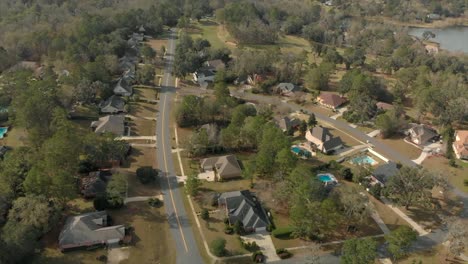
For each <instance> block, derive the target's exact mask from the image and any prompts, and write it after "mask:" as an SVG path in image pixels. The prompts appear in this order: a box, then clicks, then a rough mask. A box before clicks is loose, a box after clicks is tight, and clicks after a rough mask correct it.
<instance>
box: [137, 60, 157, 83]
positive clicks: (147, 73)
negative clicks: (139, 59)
mask: <svg viewBox="0 0 468 264" xmlns="http://www.w3.org/2000/svg"><path fill="white" fill-rule="evenodd" d="M154 75H155V69H154V66H152V65H148V64H147V65H145V66H143V67H142V68H141V69H139V70H138V71H137V76H136V80H137V82H138V83H141V84H153V83H154Z"/></svg>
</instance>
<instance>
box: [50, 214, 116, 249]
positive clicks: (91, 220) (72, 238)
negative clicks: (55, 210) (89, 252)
mask: <svg viewBox="0 0 468 264" xmlns="http://www.w3.org/2000/svg"><path fill="white" fill-rule="evenodd" d="M124 236H125V227H124V226H123V225H115V226H107V212H106V211H100V212H91V213H87V214H82V215H77V216H71V217H69V218H68V219H67V221H66V223H65V225H64V227H63V229H62V232H61V233H60V236H59V246H60V248H62V249H66V248H73V247H79V246H91V245H95V244H102V243H105V242H107V241H109V240H117V241H119V240H121V239H123V237H124Z"/></svg>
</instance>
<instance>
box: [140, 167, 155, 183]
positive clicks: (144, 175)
mask: <svg viewBox="0 0 468 264" xmlns="http://www.w3.org/2000/svg"><path fill="white" fill-rule="evenodd" d="M136 176H137V178H138V180H140V182H141V183H143V184H148V183H151V182H154V181H155V180H156V177H157V176H158V172H157V171H156V170H155V169H153V167H150V166H145V167H140V168H138V169H137V170H136Z"/></svg>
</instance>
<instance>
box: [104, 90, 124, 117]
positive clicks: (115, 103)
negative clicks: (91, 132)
mask: <svg viewBox="0 0 468 264" xmlns="http://www.w3.org/2000/svg"><path fill="white" fill-rule="evenodd" d="M99 109H100V111H101V113H106V114H117V113H121V112H124V110H125V101H124V100H123V99H122V97H120V96H117V95H112V96H111V97H109V98H107V100H105V101H102V102H101V103H100V104H99Z"/></svg>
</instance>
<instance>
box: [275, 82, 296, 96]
mask: <svg viewBox="0 0 468 264" xmlns="http://www.w3.org/2000/svg"><path fill="white" fill-rule="evenodd" d="M300 90H301V89H300V87H299V86H297V85H295V84H292V83H280V84H278V85H277V86H275V87H274V88H273V92H275V93H277V94H280V95H282V96H293V95H294V93H295V92H299V91H300Z"/></svg>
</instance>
